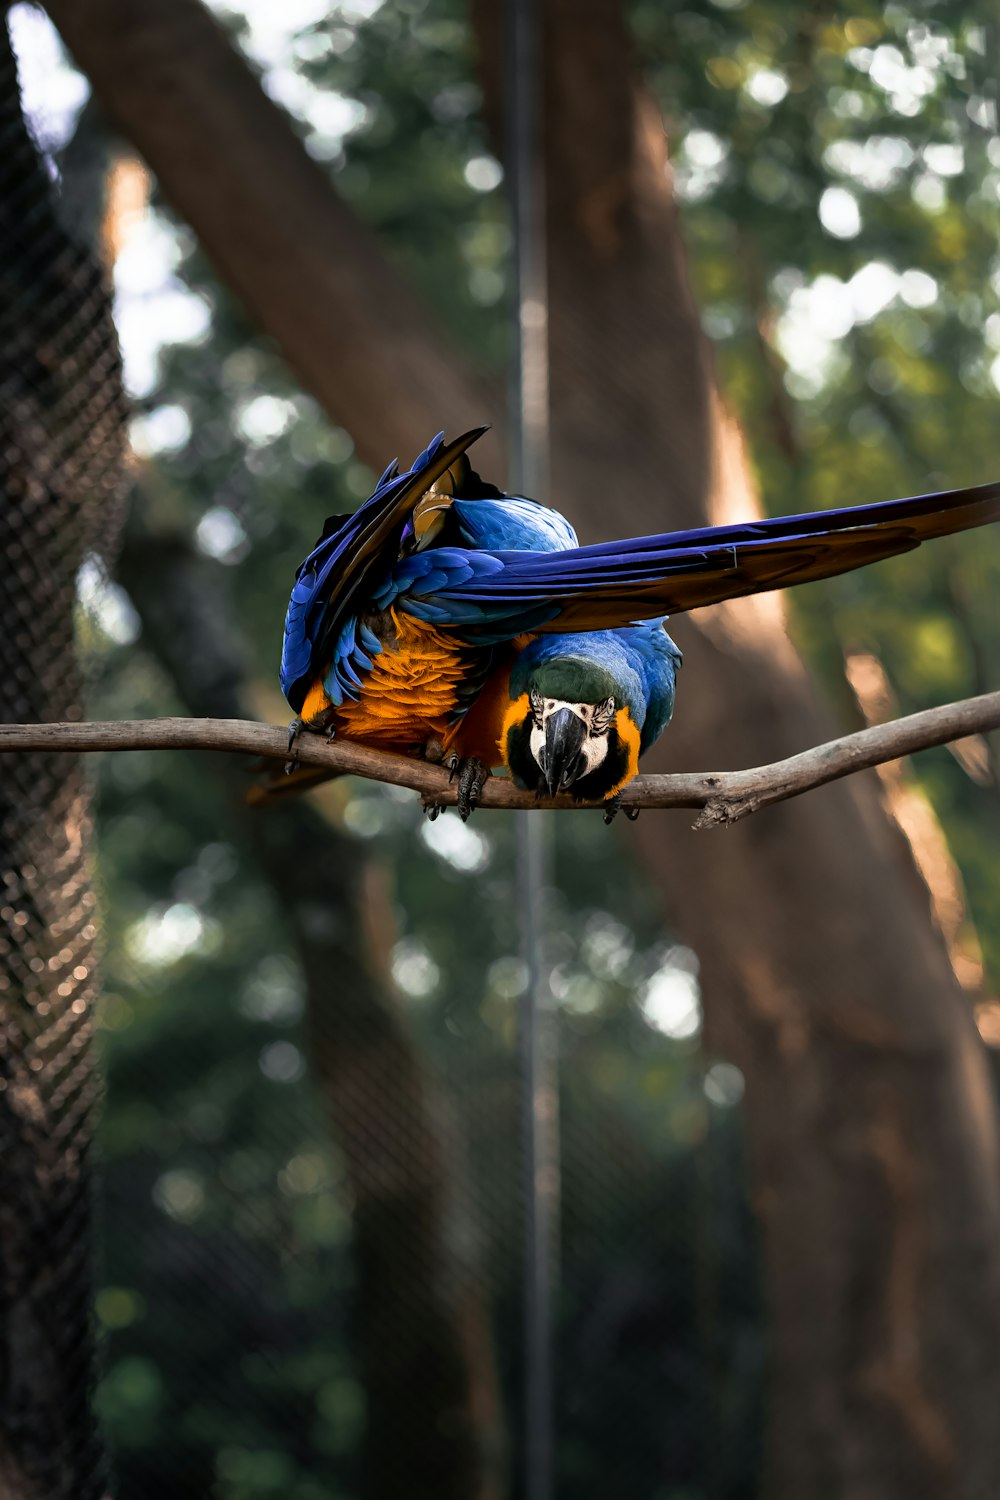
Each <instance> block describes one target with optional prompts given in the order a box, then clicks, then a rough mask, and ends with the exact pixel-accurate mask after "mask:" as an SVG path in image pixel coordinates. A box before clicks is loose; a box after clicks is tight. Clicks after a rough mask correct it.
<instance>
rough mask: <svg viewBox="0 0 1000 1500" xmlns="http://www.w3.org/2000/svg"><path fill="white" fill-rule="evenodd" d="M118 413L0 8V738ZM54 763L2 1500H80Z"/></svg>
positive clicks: (86, 973) (76, 673) (13, 783)
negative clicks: (28, 120) (26, 113)
mask: <svg viewBox="0 0 1000 1500" xmlns="http://www.w3.org/2000/svg"><path fill="white" fill-rule="evenodd" d="M124 416H125V412H124V400H123V397H122V390H121V376H120V369H119V361H118V350H117V343H116V338H115V332H114V326H113V324H112V322H111V309H110V298H109V296H108V292H107V288H106V287H105V286H104V284H103V282H102V278H101V276H100V273H99V270H98V268H97V266H96V265H95V264H94V263H93V261H92V260H91V258H90V257H89V256H88V254H87V253H86V252H85V251H84V250H83V249H82V248H81V247H80V246H79V245H77V244H76V243H74V241H73V240H72V239H71V238H70V237H69V236H68V235H67V234H66V233H65V232H64V230H63V227H62V225H61V224H60V222H59V220H58V218H57V216H56V212H55V205H54V203H53V194H52V188H51V184H50V182H49V180H48V177H47V175H46V173H45V170H44V168H43V166H42V163H41V161H40V160H39V158H38V154H37V152H36V150H35V147H34V144H33V142H32V141H31V139H30V137H29V134H28V131H27V128H26V126H25V122H24V120H23V118H22V115H21V109H20V102H19V96H18V82H17V74H16V67H15V62H14V58H13V54H12V50H11V46H10V40H9V36H8V31H7V26H6V6H3V7H0V719H3V720H4V721H6V722H17V721H25V720H27V721H44V720H48V719H72V718H79V717H80V716H81V715H82V712H83V710H82V707H81V696H82V680H81V672H80V669H79V665H78V662H77V659H76V650H75V643H74V610H75V606H76V581H77V572H78V569H79V568H80V565H81V563H82V562H83V560H84V557H85V556H86V554H87V552H88V550H96V549H98V548H99V547H100V543H101V541H102V540H103V541H107V540H108V539H109V538H110V536H111V535H112V534H113V531H114V525H115V521H116V520H117V517H118V516H119V515H120V504H119V502H120V499H121V493H122V487H123V462H122V461H123V452H124ZM89 803H90V798H89V787H88V784H87V778H86V776H85V774H84V771H83V767H82V765H81V763H80V761H79V760H78V759H77V758H76V757H74V756H70V755H47V756H43V755H35V754H32V755H27V754H25V755H12V756H11V757H10V758H9V760H7V761H5V763H4V766H3V770H2V775H0V1500H98V1497H100V1496H103V1495H104V1494H105V1489H106V1482H107V1470H106V1464H105V1458H104V1453H103V1449H102V1445H101V1442H100V1438H99V1435H98V1432H97V1425H96V1421H95V1418H94V1415H93V1412H92V1410H91V1405H90V1400H91V1396H92V1393H93V1386H94V1383H95V1378H96V1358H95V1354H96V1340H95V1337H94V1328H93V1312H92V1297H93V1266H92V1243H91V1179H90V1156H91V1144H92V1140H93V1131H94V1125H95V1119H96V1112H97V1106H98V1102H99V1098H100V1083H99V1078H98V1073H97V1061H96V1057H95V1053H94V1048H93V1040H92V1027H93V1016H92V1012H93V1004H94V999H95V994H96V949H97V942H96V936H97V935H96V926H95V905H96V902H95V897H94V893H93V891H92V890H91V888H90V806H89Z"/></svg>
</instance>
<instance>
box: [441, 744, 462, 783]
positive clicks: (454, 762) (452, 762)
mask: <svg viewBox="0 0 1000 1500" xmlns="http://www.w3.org/2000/svg"><path fill="white" fill-rule="evenodd" d="M445 765H446V766H447V767H448V785H449V786H451V784H452V782H453V781H454V780H455V777H456V776H457V775H458V773H459V771H460V770H461V769H462V761H461V759H460V757H459V756H457V755H456V754H455V752H454V751H452V753H451V754H450V755H449V756H448V759H447V760H446V761H445Z"/></svg>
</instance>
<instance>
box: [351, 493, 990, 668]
mask: <svg viewBox="0 0 1000 1500" xmlns="http://www.w3.org/2000/svg"><path fill="white" fill-rule="evenodd" d="M997 519H1000V483H991V484H984V485H979V486H976V487H974V488H970V489H960V490H949V491H945V492H943V493H941V494H933V495H918V496H916V497H914V498H912V499H906V500H890V501H887V502H885V503H883V504H880V505H861V506H851V507H849V508H847V509H843V510H830V511H817V512H812V513H809V514H806V515H800V516H783V517H773V518H769V519H765V520H761V521H754V522H749V523H747V524H746V525H741V526H720V527H705V528H700V529H698V530H694V531H675V532H666V533H664V534H662V535H659V536H646V537H633V538H629V539H626V540H624V541H616V542H604V543H601V544H599V545H598V546H593V547H576V548H572V549H570V550H564V551H557V552H510V551H492V552H490V551H487V552H482V551H480V552H473V551H470V550H467V549H463V548H454V547H441V548H437V549H434V550H433V551H431V552H426V553H417V554H413V555H411V556H409V557H407V558H404V559H402V560H401V561H400V562H399V564H398V565H397V566H396V567H395V568H393V569H392V571H391V574H390V576H389V577H388V578H387V579H386V580H385V582H384V584H383V587H382V590H381V594H380V596H379V597H381V598H383V599H386V600H388V599H389V598H392V599H393V600H398V601H399V605H400V607H401V608H404V609H406V610H408V611H409V612H410V613H411V614H413V615H416V616H417V617H418V618H420V619H424V620H428V621H430V622H432V623H435V624H438V625H440V626H444V627H447V628H451V629H453V630H455V631H456V632H457V633H459V634H460V635H462V636H463V637H465V638H468V639H476V640H481V641H484V642H485V641H490V640H493V641H497V640H503V639H507V638H509V637H511V636H514V635H517V634H520V633H522V632H524V631H532V632H534V631H586V630H607V629H613V628H614V627H616V626H619V625H621V624H622V622H623V621H629V620H640V619H650V618H655V617H657V616H661V615H667V614H681V613H683V612H684V611H686V610H689V609H697V608H699V607H701V606H702V605H706V604H717V603H719V602H720V601H722V600H724V599H733V598H737V597H739V596H740V595H743V594H754V593H760V592H763V591H765V590H767V589H776V588H784V587H785V586H786V585H789V584H798V583H806V582H810V581H812V580H814V579H820V578H830V577H832V576H833V575H834V574H837V573H844V572H848V571H849V570H850V569H852V568H857V567H861V566H862V565H864V564H865V563H870V562H877V561H879V560H880V559H882V558H886V557H892V556H893V555H895V554H896V553H900V552H907V551H910V550H911V549H912V548H914V547H918V546H919V545H920V543H921V542H923V541H926V540H928V539H929V538H931V537H937V536H947V535H949V534H950V533H952V532H956V531H964V530H966V529H967V528H969V527H973V526H983V525H985V524H986V523H987V522H989V521H995V520H997Z"/></svg>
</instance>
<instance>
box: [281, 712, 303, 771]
mask: <svg viewBox="0 0 1000 1500" xmlns="http://www.w3.org/2000/svg"><path fill="white" fill-rule="evenodd" d="M305 727H306V725H305V720H304V719H297V718H296V719H293V720H292V722H291V723H290V724H289V726H288V759H287V760H286V761H285V775H286V776H291V774H292V772H293V771H296V770H298V765H299V758H298V756H297V755H296V754H295V741H296V740H297V739H298V737H299V735H300V734H301V733H302V731H303V730H304V729H305Z"/></svg>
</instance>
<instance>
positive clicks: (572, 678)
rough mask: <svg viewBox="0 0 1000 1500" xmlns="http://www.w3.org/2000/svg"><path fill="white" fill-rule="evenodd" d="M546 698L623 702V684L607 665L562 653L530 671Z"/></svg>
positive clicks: (570, 700)
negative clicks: (614, 676)
mask: <svg viewBox="0 0 1000 1500" xmlns="http://www.w3.org/2000/svg"><path fill="white" fill-rule="evenodd" d="M531 677H532V681H533V682H534V684H535V686H536V687H537V688H538V691H539V692H540V693H541V695H542V697H543V698H560V699H561V700H562V701H563V702H564V703H603V702H604V700H605V698H615V699H616V701H617V703H618V704H620V703H621V701H622V696H621V686H620V684H618V683H616V682H615V679H614V678H613V677H612V675H611V673H610V672H609V671H608V670H607V668H606V667H602V666H600V665H599V664H598V663H597V662H593V661H584V660H583V659H582V658H581V657H578V656H559V657H556V658H555V660H554V661H546V662H542V663H541V664H540V665H538V666H537V667H536V668H535V670H534V671H533V672H532V674H531Z"/></svg>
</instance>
